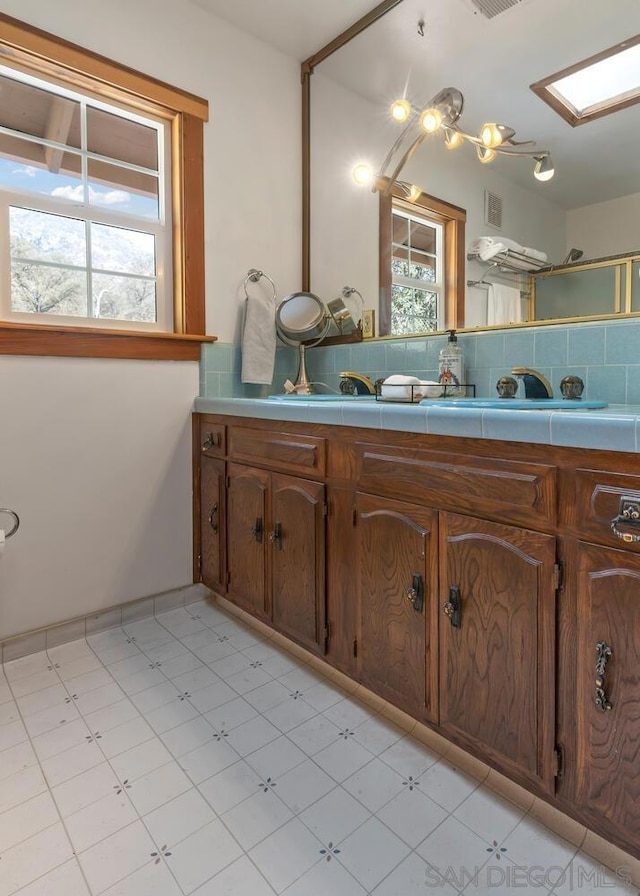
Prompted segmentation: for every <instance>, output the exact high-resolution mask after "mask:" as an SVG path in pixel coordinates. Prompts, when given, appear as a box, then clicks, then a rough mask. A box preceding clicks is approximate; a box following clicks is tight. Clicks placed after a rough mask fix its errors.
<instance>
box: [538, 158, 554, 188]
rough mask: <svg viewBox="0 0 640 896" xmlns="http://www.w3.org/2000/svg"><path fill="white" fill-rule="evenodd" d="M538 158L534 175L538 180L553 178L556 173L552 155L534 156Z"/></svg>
mask: <svg viewBox="0 0 640 896" xmlns="http://www.w3.org/2000/svg"><path fill="white" fill-rule="evenodd" d="M534 159H535V160H536V164H535V167H534V169H533V176H534V177H535V179H536V180H541V181H545V180H551V178H552V177H553V175H554V174H555V173H556V170H555V168H554V167H553V162H552V161H551V156H550V155H548V154H547V155H546V156H534Z"/></svg>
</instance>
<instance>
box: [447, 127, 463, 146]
mask: <svg viewBox="0 0 640 896" xmlns="http://www.w3.org/2000/svg"><path fill="white" fill-rule="evenodd" d="M462 142H463V138H462V134H461V133H460V131H450V130H446V131H445V132H444V145H445V146H446V147H447V149H455V148H456V147H457V146H460V144H461V143H462Z"/></svg>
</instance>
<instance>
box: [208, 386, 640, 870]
mask: <svg viewBox="0 0 640 896" xmlns="http://www.w3.org/2000/svg"><path fill="white" fill-rule="evenodd" d="M203 404H204V402H202V403H201V405H200V409H201V410H202V405H203ZM235 404H236V406H237V407H235V408H233V407H232V406H233V402H228V403H227V407H228V410H229V411H230V413H216V414H210V413H199V414H198V413H197V414H195V415H194V477H195V479H194V496H195V508H194V535H195V556H194V577H195V579H196V580H197V581H203V582H204V583H205V584H206V585H208V586H209V587H210V588H212V589H213V590H214V591H216V592H218V593H219V594H222V595H224V596H225V597H226V598H227V599H228V600H230V601H232V602H234V603H236V604H237V605H238V606H239V607H240V608H242V609H243V610H245V611H247V612H249V613H250V614H252V615H254V616H255V617H257V618H258V619H260V620H261V621H263V622H266V623H267V624H268V625H270V626H273V627H274V628H275V629H277V630H278V631H279V632H281V633H283V634H284V635H286V636H287V637H289V638H291V639H293V640H295V641H296V642H298V643H299V644H301V645H303V646H304V647H305V648H307V649H308V650H310V651H313V652H314V653H316V654H319V655H321V656H323V658H324V660H325V661H326V662H327V663H329V664H330V665H332V666H333V667H335V668H337V669H339V670H341V671H342V672H344V673H346V674H347V675H349V676H351V677H352V678H354V679H355V680H357V681H359V682H362V683H363V684H364V685H366V687H368V688H370V689H371V690H372V691H374V692H375V693H377V694H379V695H380V696H381V697H383V698H385V699H386V700H388V701H389V702H391V703H393V704H395V705H397V706H398V707H400V708H402V709H403V710H405V711H406V712H407V713H409V714H410V715H411V716H413V717H414V718H415V719H417V720H419V721H420V722H422V723H424V724H426V725H428V726H430V727H432V728H433V729H434V730H436V731H437V732H439V733H440V734H441V735H443V736H444V737H446V738H448V739H449V740H451V741H452V742H454V743H455V744H457V745H458V746H460V747H462V748H464V749H466V750H468V751H469V752H470V753H472V754H473V755H475V756H477V757H479V758H480V759H482V760H484V761H485V762H487V763H488V764H489V765H490V766H491V767H492V768H495V769H497V770H499V771H500V772H502V773H503V774H505V775H506V776H508V777H509V778H511V779H512V780H514V781H516V782H517V783H518V784H520V785H522V786H524V787H526V788H528V789H529V790H530V791H531V792H532V793H534V794H536V795H537V796H540V797H542V798H544V799H545V800H547V801H548V802H550V803H552V804H553V805H555V806H556V807H557V808H558V809H561V810H562V811H564V812H565V813H567V814H569V815H571V816H572V817H574V818H575V819H577V820H578V821H580V822H581V823H583V824H585V825H587V826H588V827H590V828H591V829H592V830H594V831H595V832H596V833H598V834H600V835H601V836H603V837H605V838H606V839H608V840H610V841H612V842H614V843H616V844H617V845H619V846H620V847H622V848H623V849H626V850H627V851H629V852H631V853H632V854H634V855H635V856H640V816H639V814H638V811H637V806H638V804H639V802H640V625H639V624H638V605H639V601H640V522H638V523H636V516H637V515H639V514H640V464H639V455H638V454H636V453H635V451H609V450H601V449H590V448H584V447H571V446H558V445H551V444H537V443H535V440H523V441H520V442H515V441H506V440H504V439H498V438H486V437H485V438H475V437H474V438H471V437H469V436H468V435H460V436H454V435H440V434H438V435H435V434H428V433H427V432H424V429H428V425H426V424H423V426H422V428H423V434H420V433H419V432H415V431H404V430H402V429H401V428H400V427H401V425H402V424H401V423H399V422H398V420H399V419H400V418H401V414H402V410H401V409H394V411H395V412H396V413H395V415H394V420H395V423H394V427H393V428H384V427H383V428H380V427H379V425H378V426H376V425H375V420H379V421H382V422H383V423H384V420H385V417H384V414H382V416H381V415H380V414H381V412H380V409H379V408H377V407H376V406H375V404H376V403H374V402H372V403H371V408H370V414H369V415H368V416H367V412H366V411H365V410H364V409H363V410H361V411H360V418H361V419H362V421H363V422H362V425H359V426H356V425H345V422H344V421H345V419H348V418H347V416H346V415H347V412H346V411H345V418H343V422H342V424H341V425H336V424H333V423H331V422H326V423H323V422H304V420H300V419H298V420H296V419H295V417H296V410H294V409H291V410H290V411H289V410H284V409H282V408H281V407H280V409H279V410H278V411H277V412H276V411H273V412H272V413H270V412H269V411H268V410H264V411H260V413H263V414H264V415H265V416H279V419H257V418H256V417H254V416H243V415H242V413H243V412H242V410H241V409H239V408H240V407H241V404H242V402H241V401H237V402H236V403H235ZM255 404H256V405H257V404H258V403H255ZM259 404H261V405H266V404H267V403H266V402H262V403H259ZM219 405H220V406H221V407H223V408H224V402H219ZM196 406H197V407H198V404H197V405H196ZM359 407H360V408H364V405H363V404H361V405H359ZM257 412H258V411H257V409H256V407H254V408H253V410H247V411H245V412H244V413H249V414H251V413H257ZM333 413H334V414H335V413H336V412H335V410H334V411H333ZM408 413H409V414H411V411H410V410H409V409H408ZM453 413H455V412H453ZM477 413H481V412H477ZM494 413H495V412H494ZM498 413H499V414H500V413H503V414H504V413H507V415H508V413H509V412H498ZM523 413H524V414H525V415H526V414H529V415H531V414H533V415H534V418H531V417H529V418H527V419H528V420H529V423H525V424H524V425H525V426H527V425H528V426H530V427H534V428H536V427H538V429H539V428H540V427H541V426H542V421H541V417H540V415H539V412H535V411H530V412H523ZM567 413H569V412H567ZM376 415H377V416H376ZM286 416H290V417H291V419H285V417H286ZM298 416H304V414H303V413H302V412H301V411H298ZM315 416H316V417H318V416H322V415H321V414H319V412H318V411H317V410H316V411H315ZM356 416H357V415H353V420H354V421H355V420H356ZM327 418H328V419H329V418H330V415H329V414H327ZM307 419H308V413H307ZM387 419H391V418H390V417H388V418H387ZM409 419H410V418H409V417H408V418H407V420H409ZM470 420H471V418H470V417H467V418H466V421H467V422H466V423H465V424H464V425H463V426H461V429H462V430H463V431H464V429H465V428H466V429H467V431H468V430H469V428H470V427H471V424H470V422H469V421H470ZM410 425H411V427H412V428H414V429H415V428H416V424H415V422H412V423H411V424H410ZM503 425H504V428H505V430H506V431H508V429H509V428H510V427H511V429H512V431H513V432H514V433H515V432H516V431H517V426H515V424H514V425H513V426H511V424H510V423H509V421H508V420H505V421H503ZM496 426H498V424H496ZM634 444H635V443H634Z"/></svg>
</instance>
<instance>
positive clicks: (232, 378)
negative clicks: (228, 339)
mask: <svg viewBox="0 0 640 896" xmlns="http://www.w3.org/2000/svg"><path fill="white" fill-rule="evenodd" d="M459 340H460V345H461V346H462V348H463V350H464V353H465V363H466V365H467V381H468V382H470V383H475V386H476V394H477V395H478V396H481V397H493V396H494V395H495V384H496V381H497V380H498V378H499V377H500V376H502V374H504V373H508V372H509V371H510V370H511V368H512V367H514V366H522V367H535V368H536V369H538V370H540V372H541V373H543V374H544V375H545V376H546V377H547V378H548V379H549V380H550V382H551V383H552V385H553V388H554V391H555V393H556V394H559V392H560V380H561V379H562V378H563V377H564V376H566V375H567V374H570V373H574V374H577V375H578V376H580V377H582V379H583V380H584V382H585V398H591V399H602V400H604V401H608V402H609V403H611V404H619V403H621V404H640V321H636V320H635V319H626V320H620V321H612V322H607V323H603V322H602V321H597V322H593V323H583V324H566V325H558V326H549V327H529V328H527V327H522V328H517V329H513V330H504V331H487V332H478V333H461V334H460V336H459ZM444 344H445V337H444V336H426V337H424V336H423V337H418V338H414V339H394V340H383V341H375V342H371V341H369V342H362V343H359V344H354V345H341V346H327V347H318V348H313V349H310V350H309V351H308V353H307V369H308V372H309V377H310V378H311V379H312V380H313V381H314V382H318V383H323V384H325V386H327V387H329V389H333V390H337V388H338V381H339V378H338V374H339V373H340V371H341V370H356V371H358V372H359V373H363V374H366V375H367V376H369V377H370V378H371V379H372V380H376V379H377V378H378V377H383V376H388V375H389V374H392V373H410V374H413V375H416V376H420V377H423V378H425V379H437V375H438V353H439V351H440V349H441V348H442V346H443V345H444ZM240 367H241V352H240V346H239V345H235V344H232V343H221V342H216V343H213V344H210V345H204V346H203V348H202V358H201V363H200V393H201V395H202V397H204V398H217V397H230V398H260V397H265V396H267V395H270V394H272V393H279V392H282V391H283V383H284V381H285V379H287V378H289V379H291V380H294V379H295V376H296V373H297V369H298V352H297V350H296V349H293V348H288V347H284V346H283V347H281V348H278V350H277V355H276V365H275V375H274V382H273V385H271V386H253V385H245V384H243V383H241V381H240ZM319 391H322V387H319Z"/></svg>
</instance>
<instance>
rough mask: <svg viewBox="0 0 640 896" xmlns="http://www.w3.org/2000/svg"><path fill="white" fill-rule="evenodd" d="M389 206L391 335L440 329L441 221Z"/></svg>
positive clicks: (441, 313)
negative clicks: (390, 216)
mask: <svg viewBox="0 0 640 896" xmlns="http://www.w3.org/2000/svg"><path fill="white" fill-rule="evenodd" d="M392 208H393V211H392V216H393V217H392V224H391V230H392V234H393V236H392V243H391V335H392V336H403V335H405V334H411V333H426V332H428V331H430V330H442V329H444V320H443V307H442V298H441V296H442V287H443V227H442V224H440V223H438V222H437V221H430V220H428V218H424V217H423V216H420V215H416V214H412V213H410V212H407V211H405V210H404V209H403V208H400V207H397V205H396V203H394V204H393V206H392Z"/></svg>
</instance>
